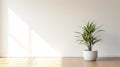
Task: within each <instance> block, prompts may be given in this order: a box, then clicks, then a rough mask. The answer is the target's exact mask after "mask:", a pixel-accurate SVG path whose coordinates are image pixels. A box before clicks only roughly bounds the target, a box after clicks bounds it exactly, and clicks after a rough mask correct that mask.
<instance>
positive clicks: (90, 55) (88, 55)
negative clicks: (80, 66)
mask: <svg viewBox="0 0 120 67" xmlns="http://www.w3.org/2000/svg"><path fill="white" fill-rule="evenodd" d="M97 56H98V51H87V50H85V51H83V58H84V59H85V60H87V61H95V60H96V59H97Z"/></svg>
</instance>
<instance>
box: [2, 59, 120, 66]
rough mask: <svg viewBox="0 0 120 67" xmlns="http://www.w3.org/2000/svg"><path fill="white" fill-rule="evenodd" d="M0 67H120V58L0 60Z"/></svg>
mask: <svg viewBox="0 0 120 67" xmlns="http://www.w3.org/2000/svg"><path fill="white" fill-rule="evenodd" d="M0 67H120V58H119V57H116V58H115V57H114V58H98V59H97V61H91V62H90V61H84V60H83V58H0Z"/></svg>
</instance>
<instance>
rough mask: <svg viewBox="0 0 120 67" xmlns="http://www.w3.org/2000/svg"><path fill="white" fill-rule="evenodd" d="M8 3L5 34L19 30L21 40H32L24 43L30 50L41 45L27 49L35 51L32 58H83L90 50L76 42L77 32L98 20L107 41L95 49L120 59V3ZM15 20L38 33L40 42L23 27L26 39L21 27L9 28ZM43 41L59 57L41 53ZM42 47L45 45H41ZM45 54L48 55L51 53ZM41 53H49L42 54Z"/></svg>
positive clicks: (83, 0)
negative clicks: (83, 54)
mask: <svg viewBox="0 0 120 67" xmlns="http://www.w3.org/2000/svg"><path fill="white" fill-rule="evenodd" d="M4 1H5V2H4V4H3V5H4V6H3V7H4V9H3V10H2V11H3V12H4V13H3V14H4V15H3V23H6V26H4V29H3V30H6V32H4V33H5V34H6V33H7V31H9V29H15V28H16V29H15V30H18V31H16V32H14V34H15V35H16V36H17V34H16V33H19V35H20V36H18V37H24V38H28V40H29V42H27V40H26V39H25V40H23V41H21V42H22V43H24V44H23V45H25V44H28V45H31V46H28V45H27V47H29V48H32V47H33V46H32V45H34V46H37V47H34V48H33V51H31V50H29V48H28V49H27V48H26V49H27V50H28V52H33V53H31V54H32V56H37V57H41V56H42V57H44V56H48V57H49V56H50V57H51V56H54V57H60V56H61V57H81V56H82V50H84V49H86V47H85V46H80V45H78V44H77V43H76V42H75V37H74V36H75V33H74V32H75V31H79V30H80V29H79V26H81V25H83V24H85V23H86V22H87V21H93V20H95V21H96V23H97V24H98V25H103V27H102V28H103V29H104V30H105V32H103V34H102V37H101V38H102V39H103V41H102V42H101V43H98V44H96V45H95V46H94V50H98V51H99V56H112V57H113V56H114V57H115V56H120V32H119V28H120V19H119V18H120V0H4ZM9 13H10V14H9ZM9 15H10V16H9ZM11 15H15V17H17V18H19V19H17V20H15V19H14V17H12V16H11ZM8 19H9V20H8ZM11 19H13V20H11ZM6 21H8V22H6ZM14 21H15V22H19V21H21V22H24V24H25V25H26V26H27V27H26V28H27V29H29V31H30V32H31V31H34V32H35V33H37V36H38V37H39V38H38V39H37V38H34V37H33V36H31V35H32V33H30V34H29V35H27V34H26V33H28V32H29V31H28V32H27V29H24V28H23V27H21V29H22V31H24V34H23V35H25V36H22V31H21V30H20V29H19V25H18V26H17V27H18V29H17V27H15V28H14V27H13V28H9V29H6V28H7V27H8V26H9V25H10V24H9V23H12V22H13V23H14ZM25 25H24V26H25ZM15 26H16V25H15ZM5 27H6V28H5ZM11 27H12V26H11ZM15 30H14V31H15ZM25 32H26V33H25ZM5 36H9V33H8V34H6V35H4V37H5ZM29 36H30V37H29ZM37 36H36V37H37ZM24 38H23V39H24ZM32 38H33V39H35V40H33V39H32ZM39 39H41V40H42V41H43V40H44V43H45V44H46V43H47V45H48V46H49V47H51V48H52V49H50V50H51V51H52V50H53V51H56V53H58V54H55V55H54V52H51V53H49V50H48V51H47V50H44V49H43V50H41V49H42V48H43V46H42V45H44V44H41V41H39ZM7 40H9V39H7V38H6V39H4V41H5V42H7ZM18 40H19V39H18ZM32 40H33V41H34V42H33V41H32ZM36 40H38V41H36ZM36 42H39V43H36ZM15 44H16V43H14V45H15ZM36 44H37V45H36ZM39 44H41V45H40V46H38V45H39ZM11 45H13V44H11V42H10V43H9V42H8V46H11ZM6 47H7V46H6ZM44 47H45V46H44ZM8 48H9V47H8ZM6 49H7V48H6ZM6 49H4V50H6ZM12 49H13V51H15V49H16V47H15V48H14V46H13V47H12ZM21 50H22V49H21ZM35 51H36V52H37V53H38V54H36V53H35V54H34V52H35ZM45 52H48V54H46V53H45ZM18 53H19V51H18ZM41 53H45V54H43V55H42V54H41ZM51 54H52V55H51ZM28 55H29V54H27V55H23V56H22V57H24V56H25V57H26V56H28ZM8 57H20V55H14V54H13V55H10V56H8Z"/></svg>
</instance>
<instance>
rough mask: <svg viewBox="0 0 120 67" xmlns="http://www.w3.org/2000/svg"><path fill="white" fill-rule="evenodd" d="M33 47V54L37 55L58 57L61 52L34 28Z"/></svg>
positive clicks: (32, 34)
mask: <svg viewBox="0 0 120 67" xmlns="http://www.w3.org/2000/svg"><path fill="white" fill-rule="evenodd" d="M31 45H32V46H31V47H32V55H33V56H37V57H48V56H50V57H56V56H57V57H58V56H60V54H59V53H58V52H57V51H55V50H54V49H53V48H51V47H50V46H49V44H48V43H47V42H46V41H45V40H43V39H42V38H40V37H39V35H38V34H37V33H36V32H35V31H34V30H32V31H31Z"/></svg>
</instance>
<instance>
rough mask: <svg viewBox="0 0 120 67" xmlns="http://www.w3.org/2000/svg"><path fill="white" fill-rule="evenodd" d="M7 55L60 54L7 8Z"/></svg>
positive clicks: (35, 55)
mask: <svg viewBox="0 0 120 67" xmlns="http://www.w3.org/2000/svg"><path fill="white" fill-rule="evenodd" d="M8 15H9V16H8V18H9V21H8V26H9V27H8V57H45V56H46V57H47V56H51V57H52V56H60V54H59V53H58V52H57V51H56V50H54V49H53V48H52V47H51V46H50V45H49V44H48V43H47V42H46V41H45V40H44V39H42V38H41V37H40V35H39V34H37V33H36V32H35V31H34V29H32V28H30V27H29V25H27V24H26V22H25V21H23V20H22V19H21V18H20V17H19V16H17V14H15V13H14V11H12V10H11V9H8Z"/></svg>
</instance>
